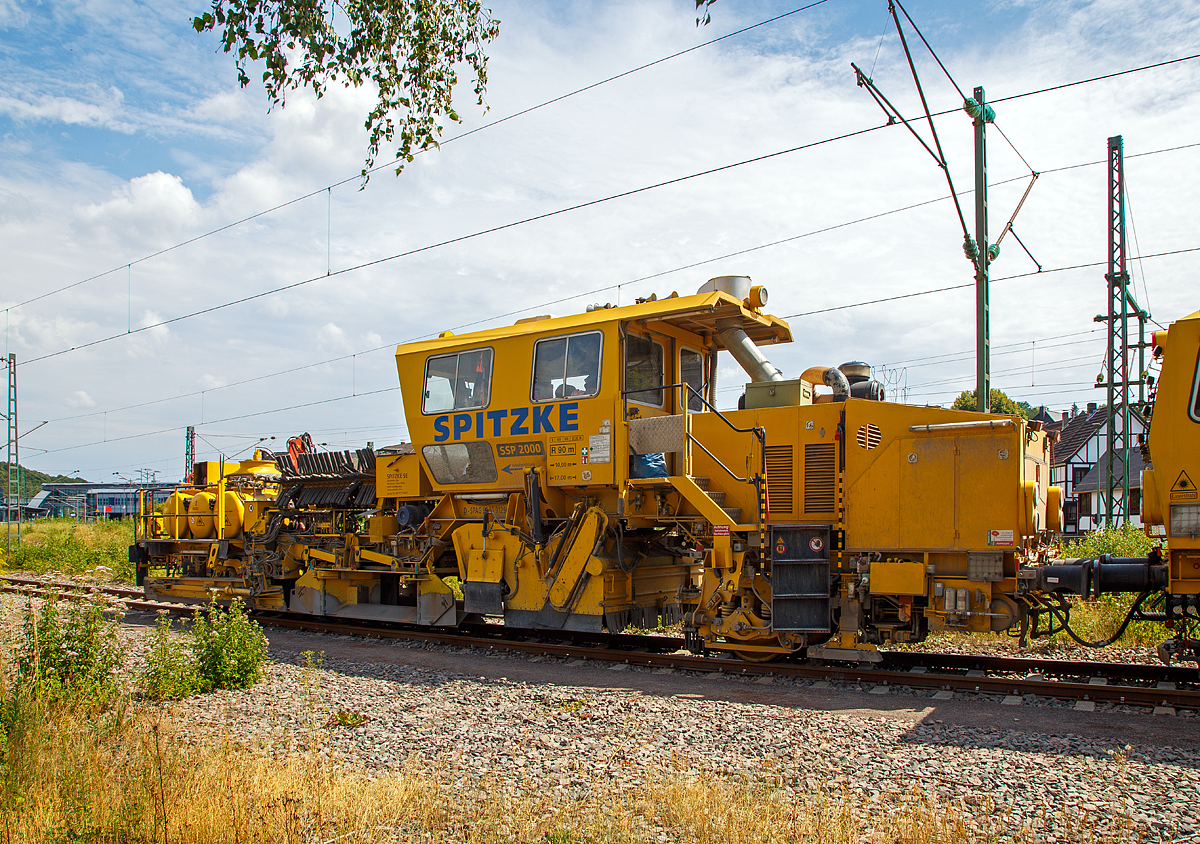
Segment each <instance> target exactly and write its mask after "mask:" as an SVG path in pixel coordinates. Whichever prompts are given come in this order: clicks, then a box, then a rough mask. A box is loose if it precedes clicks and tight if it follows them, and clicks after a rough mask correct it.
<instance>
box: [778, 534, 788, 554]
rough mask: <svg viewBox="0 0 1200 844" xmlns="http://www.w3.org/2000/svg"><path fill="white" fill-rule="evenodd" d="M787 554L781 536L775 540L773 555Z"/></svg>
mask: <svg viewBox="0 0 1200 844" xmlns="http://www.w3.org/2000/svg"><path fill="white" fill-rule="evenodd" d="M786 554H787V546H786V545H784V544H783V537H782V536H781V537H779V538H778V539H776V540H775V556H776V557H783V556H785V555H786Z"/></svg>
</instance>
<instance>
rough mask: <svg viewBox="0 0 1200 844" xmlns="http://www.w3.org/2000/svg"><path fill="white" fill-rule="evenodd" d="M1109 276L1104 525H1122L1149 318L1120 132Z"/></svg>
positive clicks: (1113, 153) (1114, 146)
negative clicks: (1133, 255)
mask: <svg viewBox="0 0 1200 844" xmlns="http://www.w3.org/2000/svg"><path fill="white" fill-rule="evenodd" d="M1104 277H1105V279H1107V280H1108V315H1107V316H1098V317H1096V321H1097V322H1106V323H1108V359H1107V377H1106V379H1105V380H1106V381H1107V382H1108V383H1107V384H1106V385H1104V386H1106V387H1107V390H1108V416H1107V420H1106V421H1107V423H1108V437H1107V446H1108V453H1107V455H1106V457H1105V461H1104V470H1103V471H1104V488H1103V489H1102V490H1101V492H1100V498H1101V508H1102V510H1101V517H1102V519H1103V521H1104V524H1105V525H1110V526H1117V525H1121V524H1123V523H1124V522H1125V521H1126V519H1127V518H1128V516H1129V509H1130V508H1129V496H1130V483H1129V455H1130V452H1131V450H1132V445H1133V432H1132V430H1131V426H1130V422H1131V418H1132V416H1133V414H1134V413H1137V414H1139V415H1140V414H1141V412H1142V409H1143V408H1144V407H1145V403H1146V380H1145V378H1146V348H1147V343H1146V320H1148V319H1149V318H1150V314H1149V313H1148V312H1146V311H1144V310H1143V309H1142V308H1141V307H1140V306H1139V305H1138V303H1137V299H1136V297H1135V296H1134V292H1133V290H1131V289H1130V285H1129V273H1128V271H1127V270H1126V251H1125V144H1124V141H1123V140H1122V138H1121V136H1120V135H1117V136H1115V137H1112V138H1109V139H1108V272H1107V273H1106V274H1105V276H1104ZM1131 319H1136V320H1137V330H1138V335H1137V342H1135V343H1132V344H1131V343H1130V342H1129V328H1130V320H1131ZM1135 352H1136V354H1137V371H1136V373H1134V374H1133V376H1132V377H1131V374H1130V370H1131V367H1130V358H1131V357H1132V356H1133V354H1134V353H1135ZM1096 386H1101V385H1099V384H1097V385H1096ZM1134 387H1136V388H1137V397H1136V399H1135V398H1134V389H1133V388H1134ZM1118 460H1119V461H1120V467H1119V468H1118V467H1117V466H1116V463H1117V461H1118ZM1118 489H1119V490H1120V494H1119V495H1118V492H1117V491H1118Z"/></svg>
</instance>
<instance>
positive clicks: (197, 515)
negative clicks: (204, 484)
mask: <svg viewBox="0 0 1200 844" xmlns="http://www.w3.org/2000/svg"><path fill="white" fill-rule="evenodd" d="M216 509H217V497H216V496H215V495H213V494H212V493H211V492H199V493H197V494H195V495H193V496H192V500H191V501H189V502H188V508H187V512H188V518H187V523H188V528H189V529H190V530H191V532H192V536H194V537H195V538H196V539H210V538H211V537H212V536H213V535H214V534H215V533H216V532H217V530H216V527H217V524H216V523H217V517H216V516H215V515H214V511H215V510H216Z"/></svg>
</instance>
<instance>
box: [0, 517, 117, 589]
mask: <svg viewBox="0 0 1200 844" xmlns="http://www.w3.org/2000/svg"><path fill="white" fill-rule="evenodd" d="M9 531H10V533H11V534H12V542H13V548H12V556H11V558H9V559H4V560H3V568H4V570H6V571H28V572H34V573H37V574H46V573H47V572H52V571H58V572H62V573H63V574H84V573H92V574H96V575H97V576H101V577H111V578H112V579H114V580H120V581H124V582H128V583H132V582H133V580H134V576H135V574H136V572H135V571H134V566H133V564H132V563H130V562H129V545H130V544H131V543H132V542H133V522H132V521H128V520H126V521H103V522H91V523H83V522H78V521H76V520H75V519H67V518H64V519H42V520H39V521H36V522H26V523H24V524H23V525H22V526H21V544H20V545H17V544H16V533H17V529H16V526H15V525H12V526H10V528H9ZM0 539H2V537H0ZM3 545H4V543H3V542H0V554H2V553H3Z"/></svg>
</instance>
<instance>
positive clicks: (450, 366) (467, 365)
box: [421, 349, 492, 413]
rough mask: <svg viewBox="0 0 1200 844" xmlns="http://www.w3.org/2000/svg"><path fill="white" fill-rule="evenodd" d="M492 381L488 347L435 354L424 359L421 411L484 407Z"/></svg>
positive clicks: (490, 357)
mask: <svg viewBox="0 0 1200 844" xmlns="http://www.w3.org/2000/svg"><path fill="white" fill-rule="evenodd" d="M491 385H492V350H491V349H475V350H474V351H470V352H459V353H458V354H453V355H438V356H436V357H431V358H429V359H428V360H427V361H425V396H424V398H423V399H422V401H421V411H422V412H423V413H444V412H446V411H448V410H471V409H476V408H481V407H487V404H488V401H489V397H490V393H491Z"/></svg>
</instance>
